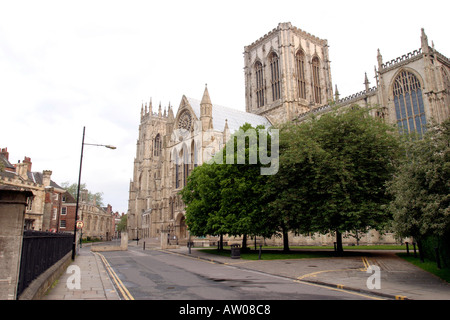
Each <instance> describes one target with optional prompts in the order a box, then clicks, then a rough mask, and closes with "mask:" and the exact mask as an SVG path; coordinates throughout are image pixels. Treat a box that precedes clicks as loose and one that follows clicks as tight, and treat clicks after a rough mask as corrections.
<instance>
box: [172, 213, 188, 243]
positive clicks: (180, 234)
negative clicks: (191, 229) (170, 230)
mask: <svg viewBox="0 0 450 320" xmlns="http://www.w3.org/2000/svg"><path fill="white" fill-rule="evenodd" d="M176 221H177V222H176V225H175V227H176V228H175V229H176V235H177V238H178V239H179V240H185V239H187V238H188V234H187V226H186V218H185V217H184V214H182V213H180V214H178V217H177V220H176Z"/></svg>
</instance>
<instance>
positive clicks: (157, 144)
mask: <svg viewBox="0 0 450 320" xmlns="http://www.w3.org/2000/svg"><path fill="white" fill-rule="evenodd" d="M161 149H162V141H161V136H160V135H159V133H158V134H157V135H156V138H155V141H154V148H153V155H154V156H156V157H158V156H160V155H161Z"/></svg>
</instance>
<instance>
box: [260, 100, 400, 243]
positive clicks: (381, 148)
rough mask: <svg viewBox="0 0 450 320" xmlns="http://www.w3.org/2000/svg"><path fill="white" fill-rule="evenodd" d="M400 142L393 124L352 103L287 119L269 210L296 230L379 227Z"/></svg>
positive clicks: (338, 240)
mask: <svg viewBox="0 0 450 320" xmlns="http://www.w3.org/2000/svg"><path fill="white" fill-rule="evenodd" d="M399 151H400V143H399V139H398V137H397V134H396V132H395V131H394V130H393V128H392V127H390V126H388V125H386V124H384V123H383V122H382V121H381V120H379V119H377V118H374V117H372V116H370V115H369V112H368V109H365V108H360V107H357V106H353V107H351V108H347V109H345V110H342V109H340V110H334V111H332V112H329V113H326V114H323V115H321V116H320V117H313V118H311V119H310V120H308V121H305V122H302V123H301V124H299V125H296V124H287V125H285V126H283V127H282V128H281V134H280V169H279V173H278V174H277V175H275V176H271V177H270V181H269V185H268V188H267V192H268V197H270V198H271V201H270V203H269V207H268V210H271V211H272V215H275V216H278V217H279V219H281V220H283V221H284V222H285V225H286V226H287V228H289V229H290V230H292V231H295V232H298V233H307V232H319V233H327V232H332V233H336V243H337V249H338V251H339V252H341V251H342V240H341V235H342V233H343V232H346V231H349V232H350V231H353V232H356V231H365V230H367V229H368V228H375V229H379V228H382V227H383V226H385V225H386V223H387V222H388V221H389V219H390V216H389V214H388V211H387V210H385V206H386V204H387V203H388V200H387V198H386V194H385V184H386V182H387V181H388V180H390V178H391V176H392V174H393V170H394V165H395V161H396V159H397V158H398V156H399Z"/></svg>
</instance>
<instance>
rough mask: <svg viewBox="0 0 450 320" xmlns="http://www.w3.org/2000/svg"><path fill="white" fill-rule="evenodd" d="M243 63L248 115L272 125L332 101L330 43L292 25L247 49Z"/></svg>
mask: <svg viewBox="0 0 450 320" xmlns="http://www.w3.org/2000/svg"><path fill="white" fill-rule="evenodd" d="M244 60H245V61H244V65H245V67H244V70H245V103H246V111H247V112H251V113H256V114H258V115H262V116H266V117H267V118H268V119H269V120H270V121H271V122H272V123H280V122H284V121H287V120H292V119H293V118H295V116H297V115H298V114H300V113H303V112H305V111H309V110H310V109H312V108H315V107H318V106H321V105H326V104H328V102H329V101H330V100H332V99H333V90H332V83H331V71H330V60H329V56H328V43H327V40H323V39H319V38H317V37H315V36H313V35H311V34H309V33H307V32H304V31H302V30H300V29H298V28H296V27H294V26H292V25H291V23H290V22H287V23H280V24H278V27H277V28H275V29H273V30H272V31H271V32H269V33H268V34H266V35H264V36H263V37H261V38H260V39H259V40H257V41H255V42H254V43H252V44H251V45H249V46H246V47H245V51H244Z"/></svg>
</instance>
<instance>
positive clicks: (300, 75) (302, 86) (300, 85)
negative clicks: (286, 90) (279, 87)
mask: <svg viewBox="0 0 450 320" xmlns="http://www.w3.org/2000/svg"><path fill="white" fill-rule="evenodd" d="M295 60H296V63H297V94H298V97H299V98H302V99H306V79H305V53H304V52H303V51H299V52H298V53H297V54H296V56H295Z"/></svg>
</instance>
